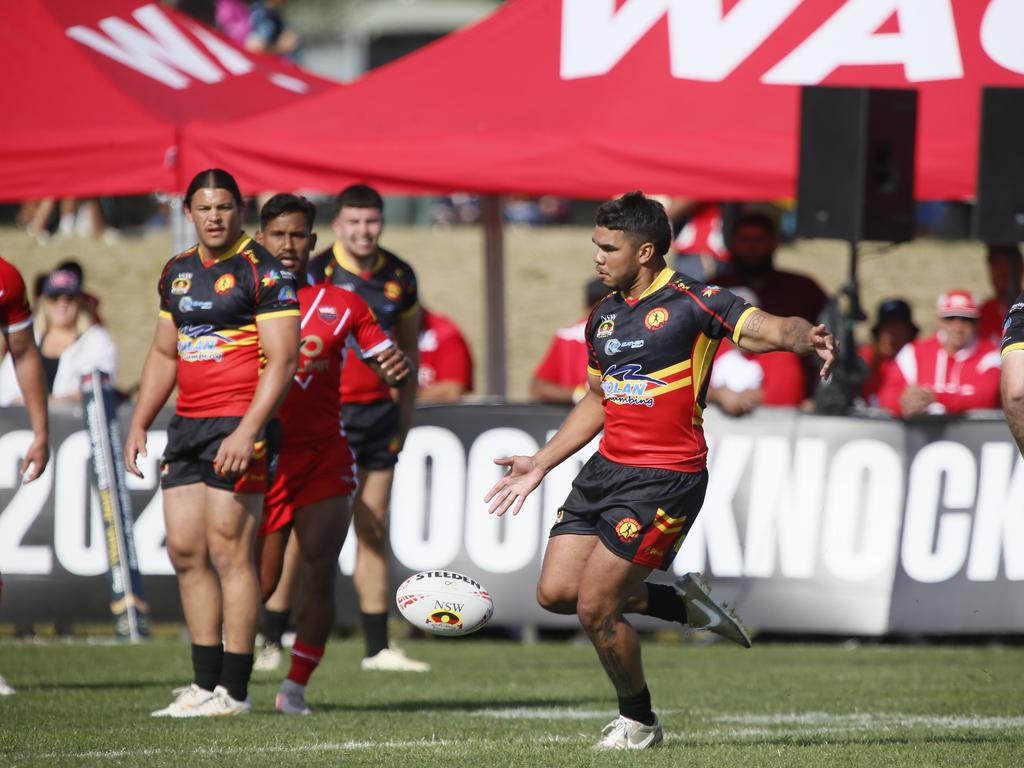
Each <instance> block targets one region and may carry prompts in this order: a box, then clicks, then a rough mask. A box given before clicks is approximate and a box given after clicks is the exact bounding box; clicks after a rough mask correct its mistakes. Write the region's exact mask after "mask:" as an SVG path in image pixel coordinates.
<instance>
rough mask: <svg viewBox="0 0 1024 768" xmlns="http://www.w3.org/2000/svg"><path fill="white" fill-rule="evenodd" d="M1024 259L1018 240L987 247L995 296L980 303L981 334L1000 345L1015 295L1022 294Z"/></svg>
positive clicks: (990, 277) (989, 274) (989, 271)
mask: <svg viewBox="0 0 1024 768" xmlns="http://www.w3.org/2000/svg"><path fill="white" fill-rule="evenodd" d="M1022 267H1024V259H1022V258H1021V253H1020V248H1018V247H1017V244H1016V243H1002V244H993V245H989V247H988V276H989V280H991V281H992V290H994V291H995V294H996V295H995V296H993V297H992V298H991V299H989V300H988V301H986V302H985V303H984V304H982V305H981V319H980V321H979V323H978V333H979V335H980V336H981V337H982V338H983V339H988V340H989V341H991V342H992V343H993V344H998V343H999V341H1000V339H1002V337H1003V320H1005V319H1006V314H1007V313H1008V312H1009V311H1010V305H1011V304H1013V300H1014V298H1015V297H1016V296H1017V295H1019V294H1020V292H1021V286H1022V284H1024V281H1022V280H1021V274H1022V271H1024V270H1022Z"/></svg>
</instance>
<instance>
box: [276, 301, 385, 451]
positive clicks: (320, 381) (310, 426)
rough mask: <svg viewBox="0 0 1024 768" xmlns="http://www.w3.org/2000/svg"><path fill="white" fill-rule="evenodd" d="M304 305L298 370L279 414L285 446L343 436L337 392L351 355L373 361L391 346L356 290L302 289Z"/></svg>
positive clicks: (302, 302)
mask: <svg viewBox="0 0 1024 768" xmlns="http://www.w3.org/2000/svg"><path fill="white" fill-rule="evenodd" d="M299 306H300V307H301V311H302V321H301V325H300V326H299V327H300V331H299V333H300V335H301V337H302V341H301V343H300V345H299V353H300V354H299V368H298V370H297V371H296V372H295V379H294V380H293V381H292V385H291V388H290V389H289V390H288V396H287V397H286V398H285V401H284V405H282V406H281V411H280V417H281V424H282V432H283V434H282V443H283V444H284V445H288V444H296V443H309V442H321V441H324V440H326V439H327V438H330V437H334V436H337V435H338V434H339V433H341V432H342V431H343V430H342V425H341V400H340V399H339V397H338V392H339V389H340V387H341V378H342V376H341V369H342V365H343V363H344V361H345V358H346V354H347V350H349V348H350V347H353V348H354V349H355V350H356V352H357V354H360V355H362V357H364V358H370V357H373V356H375V355H378V354H380V353H381V352H383V351H384V350H385V349H387V348H388V347H390V346H392V342H391V339H389V338H388V336H387V334H386V333H384V331H383V329H381V327H380V325H378V324H377V320H376V318H375V317H374V316H373V312H372V311H371V310H370V307H369V306H367V304H366V302H365V301H363V300H362V299H361V298H359V297H358V296H357V295H356V294H354V293H352V292H351V291H346V290H343V289H341V288H338V287H336V286H333V285H307V286H306V287H304V288H300V289H299ZM346 370H348V369H347V368H346ZM375 375H376V374H375Z"/></svg>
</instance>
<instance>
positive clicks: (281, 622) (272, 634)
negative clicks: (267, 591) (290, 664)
mask: <svg viewBox="0 0 1024 768" xmlns="http://www.w3.org/2000/svg"><path fill="white" fill-rule="evenodd" d="M289 616H291V611H268V610H267V609H265V608H264V609H263V637H265V638H266V641H267V643H268V644H269V643H273V644H274V645H280V644H281V638H282V637H283V636H284V631H285V629H286V628H287V627H288V617H289Z"/></svg>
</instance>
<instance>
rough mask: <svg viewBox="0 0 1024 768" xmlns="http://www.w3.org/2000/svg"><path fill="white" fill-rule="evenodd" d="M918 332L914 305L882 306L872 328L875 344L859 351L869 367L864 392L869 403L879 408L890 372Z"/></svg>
mask: <svg viewBox="0 0 1024 768" xmlns="http://www.w3.org/2000/svg"><path fill="white" fill-rule="evenodd" d="M918 332H919V329H918V327H917V326H916V325H914V318H913V317H912V316H911V312H910V305H909V304H907V302H905V301H904V300H903V299H886V300H885V301H883V302H882V303H881V304H879V305H878V314H877V319H876V320H875V324H874V326H872V328H871V343H869V344H865V345H863V346H862V347H861V348H860V349H858V350H857V354H858V355H860V359H861V360H863V361H864V362H865V363H866V364H867V366H868V377H867V378H866V379H865V380H864V384H863V385H862V386H861V390H860V396H861V397H862V398H864V402H865V403H867V404H868V405H872V406H877V405H878V390H879V389H881V387H882V382H883V381H884V380H885V374H886V371H888V370H889V368H890V367H891V366H893V365H895V364H896V355H897V353H898V352H899V351H900V350H901V349H903V346H904V345H905V344H909V343H910V342H911V341H913V340H914V339H916V338H917V334H918Z"/></svg>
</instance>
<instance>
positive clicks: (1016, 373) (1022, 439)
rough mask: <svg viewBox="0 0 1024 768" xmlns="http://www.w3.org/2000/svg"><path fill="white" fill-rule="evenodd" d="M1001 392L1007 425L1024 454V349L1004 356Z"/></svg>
mask: <svg viewBox="0 0 1024 768" xmlns="http://www.w3.org/2000/svg"><path fill="white" fill-rule="evenodd" d="M999 391H1000V394H1001V395H1002V401H1003V413H1005V414H1006V424H1007V426H1009V428H1010V433H1011V434H1012V435H1013V439H1014V440H1016V441H1017V448H1018V449H1019V450H1020V452H1021V453H1022V454H1024V349H1016V350H1013V351H1012V352H1008V353H1007V354H1006V355H1004V356H1003V365H1002V371H1001V376H1000V384H999Z"/></svg>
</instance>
